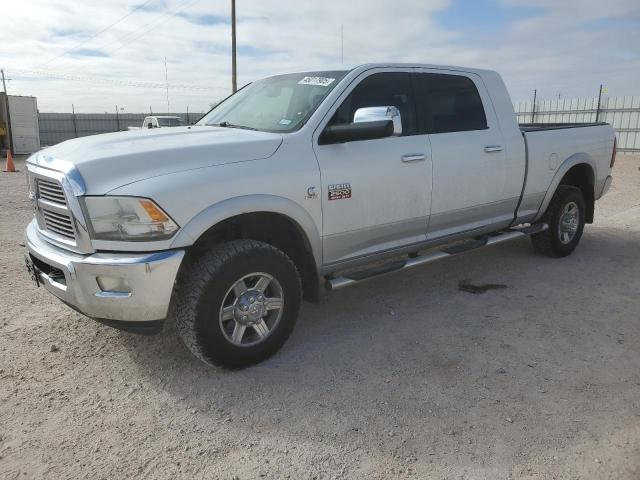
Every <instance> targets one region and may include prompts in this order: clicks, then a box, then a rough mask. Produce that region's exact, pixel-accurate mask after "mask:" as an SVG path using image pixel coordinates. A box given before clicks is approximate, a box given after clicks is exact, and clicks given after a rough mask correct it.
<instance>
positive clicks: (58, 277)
mask: <svg viewBox="0 0 640 480" xmlns="http://www.w3.org/2000/svg"><path fill="white" fill-rule="evenodd" d="M26 237H27V238H26V247H27V251H28V253H29V254H30V255H31V260H32V261H33V259H34V258H35V259H36V260H35V261H33V263H34V264H35V266H36V272H37V273H36V275H37V276H38V280H39V281H40V283H42V284H43V286H44V287H45V288H46V289H47V290H48V291H49V292H51V293H52V294H53V295H55V296H56V297H58V298H59V299H60V300H62V301H63V302H65V303H67V304H69V305H70V306H71V307H73V308H75V309H76V310H78V311H80V312H81V313H83V314H85V315H87V316H88V317H92V318H95V319H100V320H119V321H126V322H148V321H154V320H163V319H164V318H166V316H167V311H168V309H169V302H170V300H171V293H172V291H173V284H174V281H175V278H176V275H177V273H178V268H179V267H180V263H181V261H182V258H183V257H184V250H167V251H162V252H155V253H141V254H136V253H94V254H92V255H81V254H78V253H74V252H70V251H67V250H63V249H61V248H58V247H56V246H54V245H52V244H51V243H49V242H47V241H46V240H44V239H43V238H42V237H41V236H40V234H39V233H38V232H37V230H36V228H35V226H34V225H33V223H30V224H29V225H28V226H27V230H26Z"/></svg>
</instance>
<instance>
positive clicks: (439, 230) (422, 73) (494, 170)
mask: <svg viewBox="0 0 640 480" xmlns="http://www.w3.org/2000/svg"><path fill="white" fill-rule="evenodd" d="M414 79H415V81H414V84H415V88H416V91H417V108H418V117H419V118H421V119H422V121H423V124H422V125H421V128H422V129H424V130H423V131H425V132H427V133H428V134H429V140H430V142H431V149H432V161H433V194H432V206H431V218H430V222H429V231H428V233H427V238H429V239H432V238H438V237H443V236H447V235H451V234H455V233H458V232H463V231H468V230H474V229H482V228H486V227H488V226H492V227H495V228H502V227H504V226H507V225H508V224H509V223H510V222H511V221H512V219H513V213H514V211H515V209H516V205H517V203H518V199H519V195H520V189H521V188H522V185H516V186H514V185H509V184H508V183H509V182H507V179H508V178H510V177H509V176H508V165H506V164H505V159H506V155H505V148H504V142H503V137H502V133H501V131H500V127H499V124H498V121H497V117H496V113H495V110H494V108H493V105H492V103H491V99H490V97H489V94H488V92H487V90H486V88H485V86H484V84H483V82H482V80H481V78H480V77H479V76H478V75H476V74H473V73H465V72H459V71H455V72H454V71H442V70H431V69H418V70H417V73H416V74H415V75H414ZM514 187H517V188H515V189H514Z"/></svg>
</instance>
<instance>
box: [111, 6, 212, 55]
mask: <svg viewBox="0 0 640 480" xmlns="http://www.w3.org/2000/svg"><path fill="white" fill-rule="evenodd" d="M198 2H200V0H185V1H184V2H182V3H181V4H180V5H179V6H178V7H177V8H176V9H174V10H171V11H169V12H165V13H164V14H163V15H161V16H160V17H158V18H157V19H156V20H155V21H151V22H149V23H147V24H145V25H143V26H142V28H145V27H146V26H149V28H147V29H144V30H142V31H140V30H141V29H137V30H134V31H133V32H130V33H129V34H127V36H125V38H127V37H128V38H129V39H128V40H127V41H126V42H125V43H123V44H122V45H120V46H119V47H118V48H116V49H115V50H111V51H108V50H107V51H106V52H105V53H107V54H109V55H113V54H114V53H116V52H118V51H120V50H122V49H123V48H124V47H126V46H128V45H130V44H131V43H133V42H135V41H136V40H137V39H139V38H140V37H142V36H143V35H144V34H146V33H148V32H150V31H151V30H153V29H154V28H156V27H157V26H158V25H159V24H161V23H163V22H165V21H166V20H168V19H169V18H171V17H173V16H175V15H177V14H179V13H182V12H183V11H184V10H185V9H186V8H187V7H193V6H194V5H195V4H196V3H198ZM137 32H140V34H139V35H136V33H137ZM131 35H134V36H133V37H131ZM115 43H122V41H119V42H112V43H109V44H107V45H106V48H108V47H110V46H111V45H114V44H115Z"/></svg>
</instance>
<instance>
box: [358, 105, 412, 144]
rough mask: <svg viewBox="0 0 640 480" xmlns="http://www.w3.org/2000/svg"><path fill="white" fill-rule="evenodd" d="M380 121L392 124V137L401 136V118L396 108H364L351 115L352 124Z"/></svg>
mask: <svg viewBox="0 0 640 480" xmlns="http://www.w3.org/2000/svg"><path fill="white" fill-rule="evenodd" d="M380 120H391V121H392V122H393V136H394V137H399V136H400V135H402V118H401V117H400V110H398V108H397V107H393V106H387V107H364V108H359V109H358V110H356V113H355V114H354V115H353V123H362V122H378V121H380Z"/></svg>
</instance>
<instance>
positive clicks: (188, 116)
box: [187, 105, 189, 125]
mask: <svg viewBox="0 0 640 480" xmlns="http://www.w3.org/2000/svg"><path fill="white" fill-rule="evenodd" d="M187 125H189V105H187Z"/></svg>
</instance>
